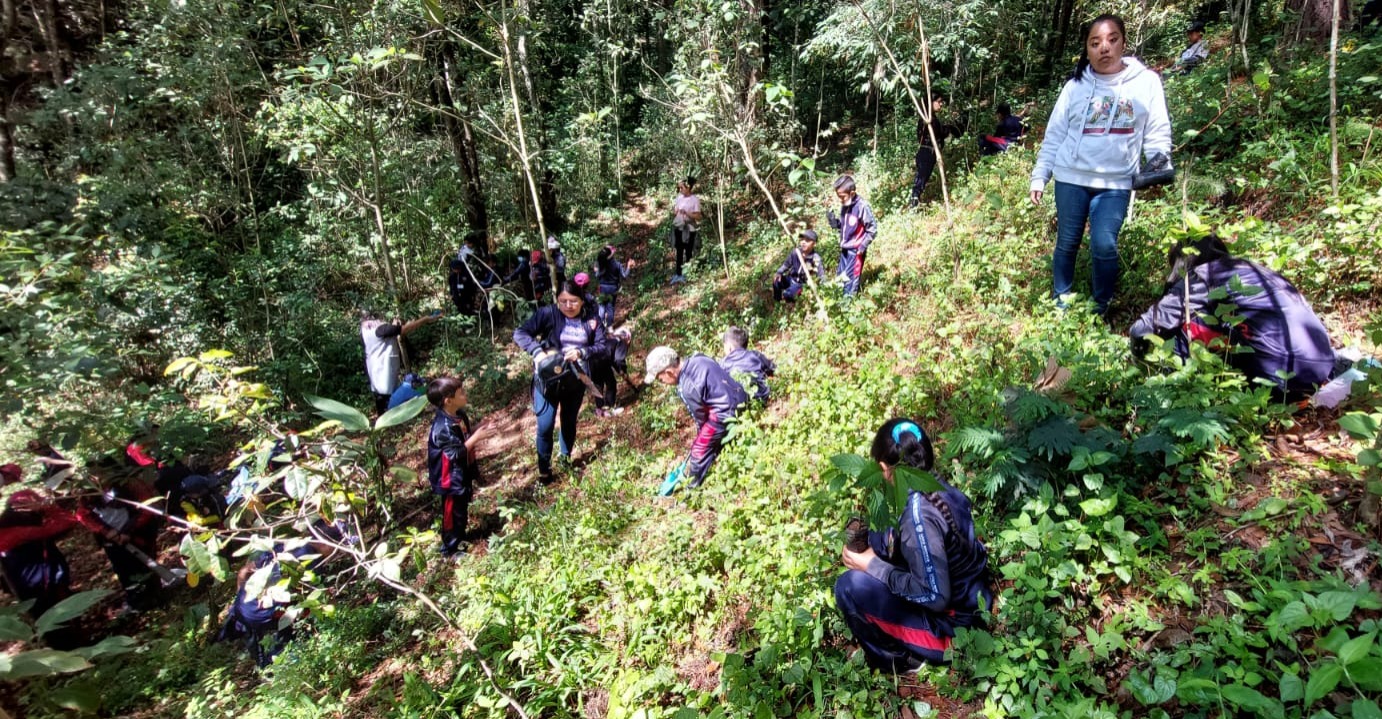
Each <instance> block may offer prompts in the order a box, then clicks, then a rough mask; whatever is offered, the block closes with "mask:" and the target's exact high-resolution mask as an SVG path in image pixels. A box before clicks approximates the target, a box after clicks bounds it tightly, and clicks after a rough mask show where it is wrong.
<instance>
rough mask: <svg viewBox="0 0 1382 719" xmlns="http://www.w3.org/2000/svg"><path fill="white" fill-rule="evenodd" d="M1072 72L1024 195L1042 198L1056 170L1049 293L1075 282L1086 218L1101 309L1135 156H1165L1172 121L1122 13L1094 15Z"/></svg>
mask: <svg viewBox="0 0 1382 719" xmlns="http://www.w3.org/2000/svg"><path fill="white" fill-rule="evenodd" d="M1084 39H1085V41H1084V49H1083V51H1082V52H1081V53H1080V63H1079V64H1078V65H1077V66H1076V67H1075V73H1074V74H1073V75H1072V76H1071V78H1070V80H1069V81H1068V82H1066V83H1065V87H1064V88H1062V89H1061V93H1060V97H1059V98H1058V99H1057V100H1056V106H1055V107H1054V108H1052V110H1051V119H1050V120H1049V121H1048V122H1047V124H1046V137H1045V139H1044V140H1042V143H1041V152H1040V153H1038V155H1037V161H1036V167H1034V168H1032V183H1031V197H1032V202H1033V203H1035V204H1040V203H1041V197H1042V195H1043V194H1044V192H1045V189H1046V183H1047V182H1048V181H1049V180H1050V179H1051V177H1052V175H1054V176H1055V180H1056V187H1055V196H1056V249H1055V253H1054V256H1053V257H1052V262H1051V279H1052V282H1051V284H1052V287H1051V291H1052V292H1051V293H1052V295H1053V296H1054V297H1056V299H1057V301H1058V302H1059V301H1061V299H1062V296H1064V295H1066V294H1068V293H1069V292H1070V288H1071V286H1072V285H1073V284H1074V281H1075V256H1076V255H1077V254H1078V253H1079V250H1080V240H1081V238H1082V236H1083V235H1084V228H1085V221H1086V220H1088V222H1089V252H1090V258H1091V265H1092V267H1093V281H1092V285H1093V293H1092V294H1093V298H1094V302H1095V304H1096V305H1097V306H1098V312H1099V314H1103V313H1104V312H1105V311H1107V310H1108V305H1109V302H1110V301H1111V300H1112V299H1113V293H1114V289H1115V288H1116V286H1117V283H1118V231H1119V230H1120V229H1122V227H1123V218H1124V217H1125V216H1126V215H1127V213H1128V202H1129V200H1130V198H1131V196H1132V176H1133V173H1135V172H1137V170H1138V167H1139V161H1140V160H1141V158H1142V157H1143V156H1144V155H1145V156H1147V157H1148V158H1151V157H1153V156H1154V155H1157V154H1163V155H1165V156H1166V157H1167V158H1168V164H1167V167H1169V166H1170V165H1169V158H1170V155H1171V119H1170V117H1168V116H1167V113H1166V96H1165V94H1164V93H1163V92H1162V89H1161V78H1160V77H1158V76H1157V74H1156V73H1154V72H1152V71H1150V70H1148V69H1147V68H1146V67H1145V66H1143V64H1142V63H1140V62H1138V61H1137V59H1136V58H1133V57H1124V56H1123V51H1124V50H1125V49H1126V47H1127V40H1126V37H1125V35H1124V25H1123V19H1122V18H1120V17H1118V16H1117V15H1100V16H1099V17H1097V18H1095V19H1094V21H1093V22H1092V23H1090V24H1089V27H1088V29H1086V31H1085V34H1084Z"/></svg>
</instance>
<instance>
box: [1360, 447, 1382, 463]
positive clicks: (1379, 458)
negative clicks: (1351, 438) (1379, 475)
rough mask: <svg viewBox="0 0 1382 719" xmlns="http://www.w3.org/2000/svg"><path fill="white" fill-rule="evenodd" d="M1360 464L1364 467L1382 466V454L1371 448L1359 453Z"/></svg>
mask: <svg viewBox="0 0 1382 719" xmlns="http://www.w3.org/2000/svg"><path fill="white" fill-rule="evenodd" d="M1358 464H1361V465H1363V466H1364V467H1376V466H1378V465H1380V464H1382V452H1379V451H1378V450H1375V449H1373V448H1371V447H1369V448H1367V449H1365V450H1363V451H1361V452H1359V453H1358Z"/></svg>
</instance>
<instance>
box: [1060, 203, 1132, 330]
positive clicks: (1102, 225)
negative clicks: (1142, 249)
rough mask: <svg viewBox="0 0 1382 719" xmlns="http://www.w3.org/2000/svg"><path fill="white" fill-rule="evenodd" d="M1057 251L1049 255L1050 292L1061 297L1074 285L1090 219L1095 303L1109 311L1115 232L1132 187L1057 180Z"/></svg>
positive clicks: (1115, 284)
mask: <svg viewBox="0 0 1382 719" xmlns="http://www.w3.org/2000/svg"><path fill="white" fill-rule="evenodd" d="M1055 195H1056V251H1055V253H1054V254H1053V255H1052V257H1051V295H1052V296H1054V297H1056V298H1057V299H1059V298H1060V296H1061V295H1064V294H1066V293H1068V292H1070V287H1071V286H1072V285H1074V284H1075V256H1076V255H1078V254H1079V252H1080V240H1081V239H1082V237H1083V236H1084V228H1085V221H1086V220H1088V221H1089V257H1090V266H1091V267H1092V272H1093V278H1092V279H1091V282H1090V284H1091V285H1093V292H1092V295H1093V299H1094V303H1095V304H1096V305H1098V312H1099V314H1101V315H1102V314H1103V313H1104V312H1106V311H1107V310H1108V305H1109V302H1111V301H1112V300H1113V292H1114V290H1115V289H1116V288H1117V287H1118V231H1119V230H1121V229H1123V219H1124V218H1125V217H1127V216H1128V202H1129V201H1130V199H1131V197H1132V191H1131V190H1103V189H1098V188H1093V187H1082V186H1080V185H1071V184H1067V183H1064V182H1059V181H1057V182H1056V189H1055Z"/></svg>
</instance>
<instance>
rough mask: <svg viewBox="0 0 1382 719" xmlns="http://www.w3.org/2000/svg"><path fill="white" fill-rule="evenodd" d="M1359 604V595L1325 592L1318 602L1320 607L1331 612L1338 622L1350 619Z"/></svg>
mask: <svg viewBox="0 0 1382 719" xmlns="http://www.w3.org/2000/svg"><path fill="white" fill-rule="evenodd" d="M1357 603H1358V595H1357V594H1354V593H1353V592H1323V593H1321V594H1320V596H1319V599H1318V602H1317V604H1318V606H1319V607H1320V608H1321V609H1323V610H1325V611H1327V612H1329V615H1330V616H1331V617H1333V618H1334V621H1336V622H1342V621H1344V620H1345V619H1348V615H1350V614H1352V613H1353V607H1354V606H1355V605H1357Z"/></svg>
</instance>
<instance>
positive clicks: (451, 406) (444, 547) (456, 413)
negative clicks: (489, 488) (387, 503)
mask: <svg viewBox="0 0 1382 719" xmlns="http://www.w3.org/2000/svg"><path fill="white" fill-rule="evenodd" d="M427 401H428V402H431V403H432V406H433V407H436V408H437V411H436V414H435V415H434V416H433V417H432V427H431V429H430V430H429V431H428V433H427V478H428V480H429V481H430V482H431V484H432V493H433V494H436V495H438V496H440V497H441V500H442V502H441V504H442V507H441V554H442V556H443V557H445V558H447V559H451V558H453V557H457V556H461V555H464V554H465V549H464V548H463V546H462V541H463V540H464V538H465V526H466V523H467V521H468V520H469V511H470V500H471V497H472V495H473V494H474V491H475V489H474V488H475V480H476V479H478V478H479V463H477V462H476V461H475V454H474V452H473V451H472V450H473V449H474V447H475V444H476V443H478V442H479V441H480V440H481V439H482V438H483V437H484V435H485V434H486V433H487V432H488V430H487V428H485V427H477V428H475V429H473V430H472V429H471V427H470V417H468V416H467V415H466V413H465V406H466V402H467V398H466V393H465V386H464V384H462V382H461V379H460V378H459V377H438V378H436V379H434V380H432V381H431V382H429V383H428V384H427Z"/></svg>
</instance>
